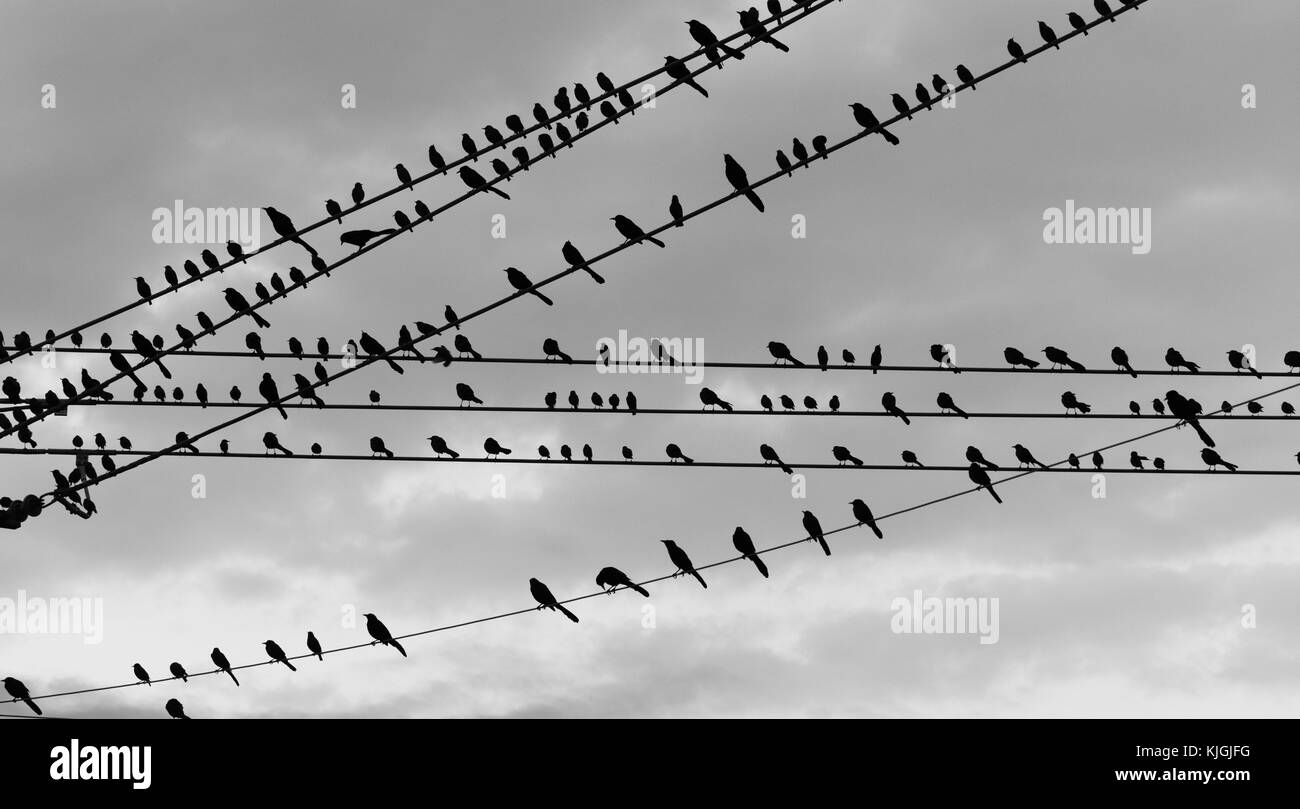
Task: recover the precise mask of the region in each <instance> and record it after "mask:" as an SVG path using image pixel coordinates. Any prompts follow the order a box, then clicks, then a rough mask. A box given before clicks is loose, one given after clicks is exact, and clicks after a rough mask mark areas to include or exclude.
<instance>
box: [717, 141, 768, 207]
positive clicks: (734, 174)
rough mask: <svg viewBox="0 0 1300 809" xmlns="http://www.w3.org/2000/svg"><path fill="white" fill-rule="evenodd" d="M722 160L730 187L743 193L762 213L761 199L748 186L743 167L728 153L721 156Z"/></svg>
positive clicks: (747, 178)
mask: <svg viewBox="0 0 1300 809" xmlns="http://www.w3.org/2000/svg"><path fill="white" fill-rule="evenodd" d="M722 162H723V165H724V167H725V171H726V175H727V182H729V183H731V187H732V188H734V189H736V191H737V192H739V193H741V194H744V195H745V198H746V199H748V200H749V201H750V203H752V204H753V206H754V207H755V208H757V209H758V212H759V213H762V212H763V210H764V209H763V200H761V199H759V197H758V193H757V192H755V191H754V189H753V188H751V187H750V185H749V175H747V174H746V173H745V169H744V168H742V167H741V165H740V164H739V163H737V162H736V159H735V158H734V157H732V156H731V155H729V154H724V155H723V156H722Z"/></svg>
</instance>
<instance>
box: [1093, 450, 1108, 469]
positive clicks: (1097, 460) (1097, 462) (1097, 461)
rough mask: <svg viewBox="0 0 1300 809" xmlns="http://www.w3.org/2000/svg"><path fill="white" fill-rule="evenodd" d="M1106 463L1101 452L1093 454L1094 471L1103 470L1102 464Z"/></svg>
mask: <svg viewBox="0 0 1300 809" xmlns="http://www.w3.org/2000/svg"><path fill="white" fill-rule="evenodd" d="M1105 461H1106V459H1105V458H1103V457H1101V453H1100V452H1094V453H1092V466H1093V468H1094V469H1101V467H1102V464H1103V463H1105Z"/></svg>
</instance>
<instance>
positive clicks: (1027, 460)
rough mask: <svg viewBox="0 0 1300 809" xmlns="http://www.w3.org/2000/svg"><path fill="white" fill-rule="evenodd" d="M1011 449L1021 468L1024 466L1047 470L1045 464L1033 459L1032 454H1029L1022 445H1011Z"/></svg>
mask: <svg viewBox="0 0 1300 809" xmlns="http://www.w3.org/2000/svg"><path fill="white" fill-rule="evenodd" d="M1011 448H1012V449H1014V450H1015V451H1016V460H1017V461H1019V462H1020V466H1021V467H1022V468H1023V467H1026V466H1037V467H1040V468H1042V469H1046V468H1047V464H1045V463H1043V462H1042V461H1040V460H1038V459H1037V458H1035V457H1034V453H1032V452H1030V451H1029V449H1028V448H1026V447H1025V446H1024V445H1023V444H1012V445H1011Z"/></svg>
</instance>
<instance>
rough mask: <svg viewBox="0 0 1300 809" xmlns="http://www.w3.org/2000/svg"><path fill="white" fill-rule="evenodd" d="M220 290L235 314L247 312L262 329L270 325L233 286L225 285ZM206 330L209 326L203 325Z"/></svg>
mask: <svg viewBox="0 0 1300 809" xmlns="http://www.w3.org/2000/svg"><path fill="white" fill-rule="evenodd" d="M222 292H223V293H224V295H225V298H226V305H227V306H229V307H230V308H231V310H232V311H234V313H235V314H237V315H243V314H247V315H248V316H249V317H251V318H252V319H253V322H254V323H256V324H257V325H258V326H259V327H261V328H263V329H267V328H270V327H271V324H270V322H269V321H267V319H266V318H264V317H262V316H261V315H259V314H258V313H257V312H256V311H255V310H254V309H253V308H252V306H251V305H250V304H249V303H248V299H247V298H245V297H244V296H243V295H241V294H240V293H239V290H237V289H235V288H234V287H226V288H225V289H224V290H222ZM206 330H211V329H210V327H205V331H206Z"/></svg>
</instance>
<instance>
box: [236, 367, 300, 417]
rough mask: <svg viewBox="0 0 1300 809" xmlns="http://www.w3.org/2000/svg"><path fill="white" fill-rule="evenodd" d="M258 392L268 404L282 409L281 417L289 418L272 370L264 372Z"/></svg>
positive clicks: (279, 409)
mask: <svg viewBox="0 0 1300 809" xmlns="http://www.w3.org/2000/svg"><path fill="white" fill-rule="evenodd" d="M257 392H258V393H260V394H262V398H263V399H265V400H266V403H267V404H269V405H272V406H273V407H275V409H276V410H278V411H280V418H282V419H284V420H285V421H288V420H289V413H288V412H287V411H286V410H285V409H284V405H282V404H281V403H280V390H279V388H278V387H276V384H275V379H274V378H272V376H271V374H270V372H266V373H263V374H262V381H261V382H259V383H257ZM232 398H233V397H232Z"/></svg>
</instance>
